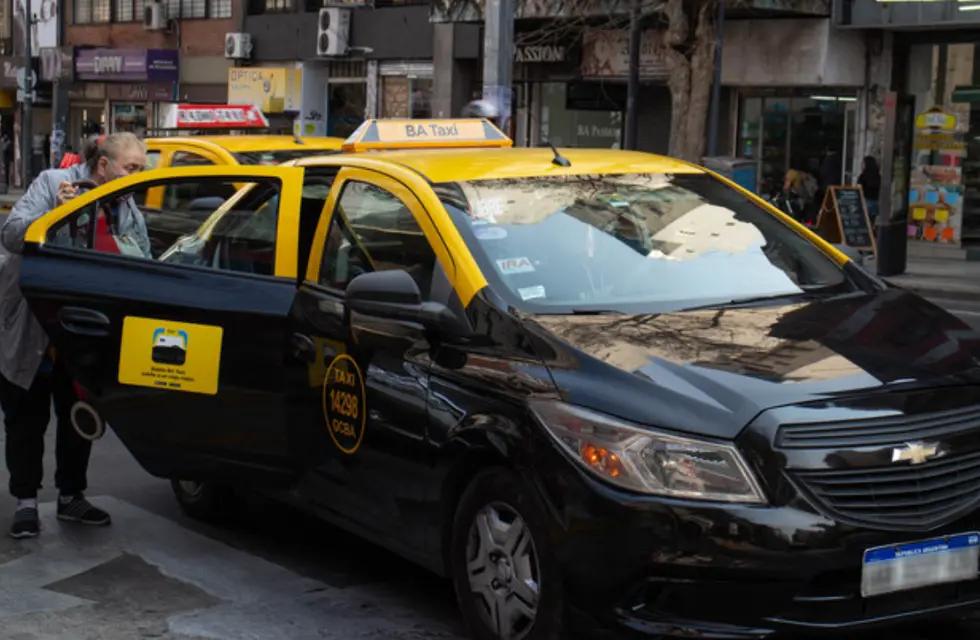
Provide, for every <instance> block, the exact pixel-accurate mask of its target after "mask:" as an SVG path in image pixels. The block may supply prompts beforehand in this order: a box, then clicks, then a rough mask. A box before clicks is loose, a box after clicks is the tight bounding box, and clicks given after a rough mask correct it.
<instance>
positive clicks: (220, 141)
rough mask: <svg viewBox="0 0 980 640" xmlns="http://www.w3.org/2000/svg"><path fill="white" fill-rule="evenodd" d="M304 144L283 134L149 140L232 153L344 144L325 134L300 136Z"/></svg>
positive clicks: (322, 148) (330, 148)
mask: <svg viewBox="0 0 980 640" xmlns="http://www.w3.org/2000/svg"><path fill="white" fill-rule="evenodd" d="M300 140H302V141H303V142H302V144H300V143H298V142H297V141H296V139H295V138H293V136H282V135H266V134H257V135H241V136H229V135H223V136H211V135H208V136H196V137H193V138H190V137H180V136H175V137H163V138H151V139H148V140H147V143H148V144H150V145H153V144H154V143H156V144H187V143H190V144H208V143H211V144H215V145H218V146H219V147H222V148H223V149H226V150H228V151H230V152H232V153H236V152H247V151H304V150H307V151H311V152H316V151H340V147H341V145H342V144H343V142H344V141H343V139H342V138H329V137H325V136H309V137H304V138H300Z"/></svg>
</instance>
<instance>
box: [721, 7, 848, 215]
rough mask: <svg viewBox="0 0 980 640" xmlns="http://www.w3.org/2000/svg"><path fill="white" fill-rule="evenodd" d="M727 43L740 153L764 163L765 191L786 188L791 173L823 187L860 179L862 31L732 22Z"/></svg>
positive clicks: (727, 77) (815, 23) (809, 22)
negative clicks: (811, 178) (801, 175)
mask: <svg viewBox="0 0 980 640" xmlns="http://www.w3.org/2000/svg"><path fill="white" fill-rule="evenodd" d="M724 43H725V44H724V50H723V59H722V85H723V86H724V87H726V88H728V89H729V91H730V95H732V96H733V97H734V98H735V99H733V100H732V101H731V107H730V108H731V109H733V110H734V111H729V112H728V113H730V114H731V116H732V135H731V139H732V141H734V151H735V155H736V156H738V157H739V158H745V159H751V160H755V161H756V163H757V165H756V169H757V170H756V176H757V180H758V184H757V190H758V192H759V193H761V194H764V195H769V194H773V193H774V192H777V191H779V190H780V189H781V188H782V186H783V179H784V177H785V175H786V172H787V171H789V170H790V169H794V170H796V171H803V172H806V173H808V174H810V175H811V176H813V178H814V179H815V180H816V181H817V182H818V183H819V184H820V186H826V185H832V184H849V183H851V182H853V181H854V180H856V179H857V173H858V172H859V170H860V158H859V157H858V155H859V154H858V153H856V149H858V148H859V145H858V144H857V135H858V133H859V130H860V123H859V116H860V114H861V113H863V111H862V109H863V108H864V105H863V103H862V96H863V92H862V89H863V87H864V84H865V68H864V67H865V64H864V61H865V45H864V40H863V38H862V37H861V36H860V34H857V33H848V32H839V31H836V30H834V28H833V25H832V24H831V22H830V20H828V19H827V18H793V19H784V20H765V21H763V20H755V19H749V20H732V21H730V22H726V24H725V34H724ZM788 45H789V46H788ZM856 60H857V61H860V64H855V61H856ZM787 61H792V63H791V64H790V63H788V62H787ZM724 112H725V110H723V113H724Z"/></svg>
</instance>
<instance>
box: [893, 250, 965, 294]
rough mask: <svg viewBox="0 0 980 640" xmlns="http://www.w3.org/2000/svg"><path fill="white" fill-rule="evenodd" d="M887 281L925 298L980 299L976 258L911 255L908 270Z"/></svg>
mask: <svg viewBox="0 0 980 640" xmlns="http://www.w3.org/2000/svg"><path fill="white" fill-rule="evenodd" d="M885 280H887V281H888V282H891V283H892V284H895V285H898V286H899V287H903V288H905V289H910V290H912V291H914V292H916V293H918V294H919V295H922V296H926V297H931V298H943V299H946V300H967V301H972V302H980V262H977V261H967V260H953V259H948V258H920V257H914V256H910V257H909V262H908V267H907V268H906V270H905V273H903V274H902V275H900V276H889V277H886V278H885Z"/></svg>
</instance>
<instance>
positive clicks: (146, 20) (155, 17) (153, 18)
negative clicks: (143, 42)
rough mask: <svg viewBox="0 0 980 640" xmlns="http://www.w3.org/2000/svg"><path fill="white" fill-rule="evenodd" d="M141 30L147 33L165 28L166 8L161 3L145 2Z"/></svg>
mask: <svg viewBox="0 0 980 640" xmlns="http://www.w3.org/2000/svg"><path fill="white" fill-rule="evenodd" d="M143 28H144V29H146V30H147V31H161V30H163V29H166V28H167V7H166V6H165V5H164V4H163V3H162V2H152V1H151V2H147V3H146V6H144V7H143Z"/></svg>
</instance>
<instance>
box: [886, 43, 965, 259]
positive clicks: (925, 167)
mask: <svg viewBox="0 0 980 640" xmlns="http://www.w3.org/2000/svg"><path fill="white" fill-rule="evenodd" d="M974 37H975V38H976V41H977V42H976V43H974V42H949V41H945V42H934V43H923V42H919V43H915V44H912V45H910V46H908V47H907V48H906V49H905V51H906V53H905V56H904V58H905V59H904V62H905V66H906V72H907V73H906V78H905V82H906V85H905V93H906V95H907V96H908V103H909V104H910V105H914V107H913V108H914V112H913V115H914V118H913V119H912V135H911V142H912V144H911V149H910V150H909V159H908V164H907V166H908V167H909V177H908V188H907V191H906V194H907V208H908V211H907V220H908V228H907V235H908V237H909V239H910V240H913V241H917V242H925V243H940V244H945V245H964V244H965V245H976V244H977V243H980V77H978V76H980V60H978V58H977V56H978V55H980V47H978V46H977V44H980V34H977V35H976V36H974Z"/></svg>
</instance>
